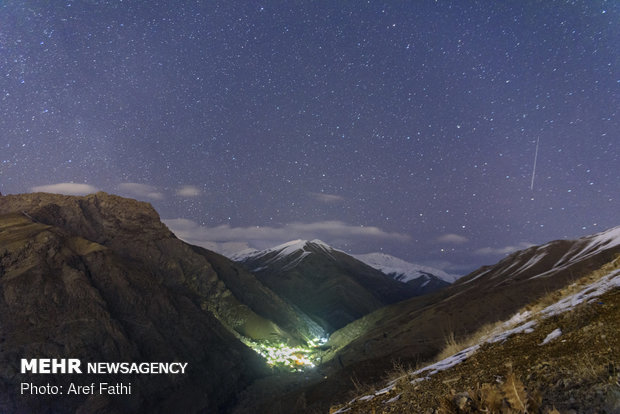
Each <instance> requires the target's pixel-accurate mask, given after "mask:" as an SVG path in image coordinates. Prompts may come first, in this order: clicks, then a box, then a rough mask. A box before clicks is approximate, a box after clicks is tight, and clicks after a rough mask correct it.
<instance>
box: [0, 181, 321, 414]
mask: <svg viewBox="0 0 620 414" xmlns="http://www.w3.org/2000/svg"><path fill="white" fill-rule="evenodd" d="M0 290H1V292H2V294H1V295H0V310H1V312H0V337H1V338H2V339H1V340H2V342H1V347H0V359H1V361H2V362H1V363H0V365H1V366H2V371H1V372H0V390H1V392H0V411H2V412H20V411H21V412H49V410H51V411H52V412H55V413H56V412H74V411H75V410H81V412H95V411H97V410H103V411H105V412H114V411H115V410H117V411H118V412H127V411H143V412H146V411H148V412H170V411H171V410H172V407H175V409H176V408H178V407H184V408H185V409H187V410H188V411H189V412H195V411H199V410H205V409H209V410H212V411H219V410H224V409H225V407H227V406H229V405H230V404H231V403H232V402H233V401H234V399H235V395H236V394H237V392H238V391H239V390H241V389H242V388H244V387H245V386H246V385H247V384H249V383H250V382H251V381H252V380H253V379H255V378H257V377H258V376H261V375H265V374H266V373H267V369H266V365H265V363H264V360H262V358H260V357H259V356H258V355H257V354H256V353H255V352H253V351H252V350H250V349H249V348H247V347H246V346H245V345H243V344H242V343H241V342H240V341H239V338H240V337H241V336H244V337H247V338H251V339H256V340H261V339H277V340H278V341H281V342H289V343H298V342H299V343H301V342H305V340H306V338H309V337H313V336H314V335H317V334H320V332H321V330H320V328H319V327H318V326H317V325H316V324H313V323H312V322H311V321H310V319H309V318H307V317H306V316H304V315H303V314H302V313H301V312H299V311H297V310H294V309H293V308H292V307H290V306H289V305H288V304H286V303H285V302H284V301H282V300H280V298H278V296H277V295H275V294H274V293H273V292H271V291H270V290H269V289H267V288H265V287H264V286H263V285H262V284H261V283H260V282H258V281H257V280H256V279H255V278H254V277H253V276H252V275H251V274H249V273H247V272H245V271H244V270H243V269H241V268H239V267H238V266H236V265H235V264H234V263H232V262H230V261H229V260H227V259H226V258H224V257H222V256H218V255H216V254H214V253H211V252H208V251H206V250H204V249H201V248H197V247H193V246H189V245H187V244H186V243H184V242H182V241H180V240H178V239H177V238H176V237H175V236H174V235H173V234H172V233H171V232H170V231H169V230H168V229H167V228H166V226H165V225H163V224H162V223H161V221H160V220H159V216H158V215H157V213H156V212H155V211H154V210H153V208H152V207H151V206H150V205H148V204H146V203H141V202H137V201H135V200H130V199H125V198H121V197H117V196H112V195H108V194H105V193H97V194H94V195H89V196H85V197H71V196H62V195H53V194H42V193H38V194H25V195H7V196H3V197H2V198H1V199H0ZM20 358H79V359H81V360H83V361H85V362H86V361H92V362H96V361H113V362H121V361H146V362H150V361H162V362H172V361H184V362H188V364H189V371H188V374H187V375H184V376H166V375H162V376H136V377H133V378H128V377H126V376H123V377H117V378H108V377H104V378H103V379H102V378H101V377H100V376H98V377H92V378H90V377H87V376H80V377H78V378H76V377H75V376H67V375H65V376H42V375H39V376H37V375H31V376H25V375H21V374H19V370H20V365H19V364H20ZM78 379H79V381H80V383H84V384H85V383H90V382H91V381H92V382H99V381H101V380H103V381H107V382H113V381H112V380H114V379H116V380H123V381H125V382H128V381H132V382H133V384H134V387H133V389H134V392H133V395H132V396H131V397H118V398H107V397H106V398H104V397H103V396H99V395H96V396H92V397H88V396H64V397H58V396H36V397H32V398H26V397H23V396H21V395H19V390H18V387H19V384H20V383H21V382H24V381H32V382H34V383H41V382H43V383H46V382H50V383H52V384H53V383H57V384H59V385H62V384H64V385H65V386H66V385H67V383H68V382H69V381H76V380H78ZM103 411H102V412H103Z"/></svg>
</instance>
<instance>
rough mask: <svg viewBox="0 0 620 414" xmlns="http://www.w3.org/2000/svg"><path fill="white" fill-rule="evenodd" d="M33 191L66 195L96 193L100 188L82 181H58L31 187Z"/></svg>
mask: <svg viewBox="0 0 620 414" xmlns="http://www.w3.org/2000/svg"><path fill="white" fill-rule="evenodd" d="M30 191H32V192H33V193H38V192H43V193H57V194H66V195H86V194H92V193H96V192H97V191H98V190H97V188H96V187H93V186H92V185H89V184H80V183H57V184H49V185H38V186H35V187H32V188H30Z"/></svg>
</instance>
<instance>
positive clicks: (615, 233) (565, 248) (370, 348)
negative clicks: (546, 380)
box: [262, 228, 620, 413]
mask: <svg viewBox="0 0 620 414" xmlns="http://www.w3.org/2000/svg"><path fill="white" fill-rule="evenodd" d="M619 236H620V228H615V229H610V230H608V231H606V232H603V233H599V234H596V235H593V236H589V237H584V238H581V239H577V240H560V241H553V242H550V243H547V244H544V245H541V246H533V247H531V248H528V249H525V250H522V251H519V252H515V253H513V254H511V255H509V256H507V257H506V258H505V259H503V260H501V261H500V262H499V263H497V264H496V265H493V266H486V267H483V268H481V269H479V270H477V271H475V272H473V273H471V274H469V275H467V276H465V277H463V278H461V279H459V280H457V281H456V282H455V283H454V284H453V285H451V286H449V287H447V288H446V289H443V290H441V291H439V292H436V293H433V294H429V295H425V296H421V297H414V298H411V299H407V300H405V301H402V302H399V303H395V304H393V305H389V306H386V307H384V308H381V309H379V310H377V311H374V312H372V313H370V314H368V315H366V316H364V317H362V318H360V319H358V320H356V321H354V322H352V323H350V324H349V325H347V326H345V327H343V328H341V329H339V330H338V331H336V332H334V333H333V334H332V335H331V336H330V338H329V341H328V343H327V344H326V352H325V354H324V355H323V358H322V364H321V366H320V372H321V375H323V377H324V378H323V379H322V380H320V381H316V382H314V383H312V384H308V385H307V386H306V387H305V388H303V389H301V390H297V391H291V392H288V393H287V394H285V395H284V396H280V397H279V398H278V403H277V404H275V402H274V401H271V402H265V403H264V405H263V407H264V410H263V411H262V412H272V413H278V412H282V413H283V412H286V409H285V408H283V409H281V410H280V409H279V408H278V407H290V406H303V407H305V408H303V409H299V410H297V411H298V412H313V410H324V411H327V410H328V409H329V407H330V406H335V404H336V403H340V404H342V403H344V402H346V401H349V400H350V398H351V397H348V392H349V391H350V390H351V389H352V388H354V387H363V386H364V384H377V383H381V379H382V378H385V375H386V373H387V372H389V371H391V370H393V369H394V368H393V367H394V365H395V364H396V365H398V366H403V367H407V366H411V367H415V366H417V365H418V364H420V363H422V362H424V361H431V360H433V359H435V358H436V357H437V355H438V354H439V353H440V352H441V351H442V349H443V348H444V347H445V344H446V342H456V343H462V342H464V341H466V340H467V339H468V338H470V337H471V335H472V334H474V333H475V332H477V331H478V330H480V329H483V327H484V326H487V325H489V324H491V325H492V324H495V323H498V322H501V321H505V320H508V319H510V318H511V317H512V316H513V315H515V313H517V312H518V311H519V310H520V309H522V308H524V307H526V306H527V305H529V304H532V303H536V302H537V301H540V300H542V299H543V298H544V297H545V296H546V295H548V294H555V292H559V291H561V290H562V289H564V288H566V287H567V286H570V285H571V284H572V283H574V282H576V281H577V280H579V279H580V278H583V277H585V276H587V275H589V274H591V273H592V272H594V271H596V270H598V269H601V268H602V267H603V266H610V263H612V262H613V261H614V260H616V258H617V257H618V255H620V237H619ZM616 263H617V262H616ZM594 309H596V308H594ZM554 329H555V328H553V329H551V330H550V331H549V332H551V331H553V330H554ZM541 332H542V331H541ZM549 332H546V334H548V333H549ZM546 334H545V335H546ZM543 339H544V338H543ZM504 374H505V373H504ZM497 375H502V373H501V372H499V373H497ZM448 383H450V381H448ZM381 388H384V386H381V387H378V388H377V389H381ZM455 390H456V389H455ZM448 391H449V389H448ZM457 391H459V390H456V391H455V392H457ZM459 392H460V391H459ZM328 395H329V396H331V397H326V396H328ZM358 396H360V395H359V394H358ZM394 396H395V395H392V397H394ZM330 401H331V402H330ZM301 402H303V403H301ZM375 408H376V407H375ZM362 412H363V411H362ZM394 412H402V411H399V410H398V409H395V410H394ZM405 412H406V411H405ZM413 412H416V411H415V410H414V411H413Z"/></svg>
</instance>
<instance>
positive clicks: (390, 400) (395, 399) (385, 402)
mask: <svg viewBox="0 0 620 414" xmlns="http://www.w3.org/2000/svg"><path fill="white" fill-rule="evenodd" d="M400 396H401V394H398V395H397V396H396V397H392V398H390V399H389V400H387V401H384V402H383V404H392V403H393V402H396V401H398V400H399V399H400Z"/></svg>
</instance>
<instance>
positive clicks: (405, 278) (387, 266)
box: [352, 253, 461, 283]
mask: <svg viewBox="0 0 620 414" xmlns="http://www.w3.org/2000/svg"><path fill="white" fill-rule="evenodd" d="M352 256H353V257H355V258H356V259H357V260H359V261H362V262H364V263H366V264H367V265H369V266H371V267H374V268H375V269H378V270H380V271H382V272H383V273H385V274H386V275H394V276H395V277H394V278H395V279H396V280H398V281H399V282H403V283H407V282H409V281H410V280H414V279H417V278H419V277H422V276H426V277H428V276H429V275H434V276H436V277H438V278H439V279H441V280H444V281H446V282H448V283H454V281H456V280H457V279H458V278H459V277H461V276H460V275H453V274H449V273H446V272H444V271H443V270H439V269H434V268H432V267H428V266H421V265H417V264H413V263H409V262H406V261H404V260H402V259H399V258H397V257H394V256H390V255H389V254H385V253H368V254H355V255H352Z"/></svg>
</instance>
